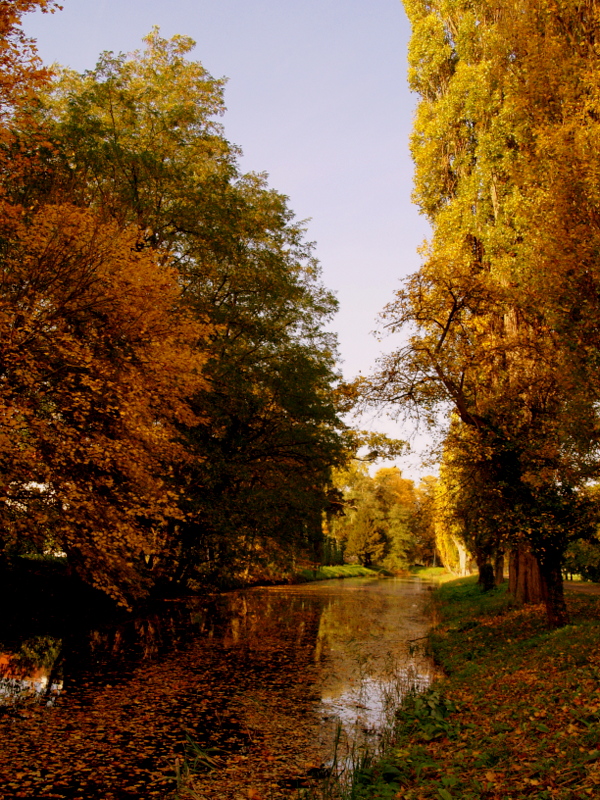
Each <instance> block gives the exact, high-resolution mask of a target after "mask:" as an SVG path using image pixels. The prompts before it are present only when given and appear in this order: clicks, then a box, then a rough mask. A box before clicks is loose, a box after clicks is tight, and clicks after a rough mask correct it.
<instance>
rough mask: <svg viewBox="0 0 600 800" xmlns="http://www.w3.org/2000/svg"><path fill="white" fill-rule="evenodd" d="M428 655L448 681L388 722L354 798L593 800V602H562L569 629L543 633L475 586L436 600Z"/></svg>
mask: <svg viewBox="0 0 600 800" xmlns="http://www.w3.org/2000/svg"><path fill="white" fill-rule="evenodd" d="M433 594H434V603H435V606H436V613H437V627H436V630H435V631H434V633H433V634H432V636H431V641H430V645H431V648H432V652H433V654H434V657H435V659H436V661H437V662H438V664H439V665H440V666H441V667H442V668H443V669H444V671H445V673H446V677H445V678H444V679H442V680H439V681H437V682H436V684H434V685H433V686H432V687H431V688H430V689H429V690H428V691H427V692H425V693H424V694H423V695H420V696H416V697H409V698H407V700H406V701H405V702H404V704H403V706H402V708H401V709H400V710H399V712H398V715H397V717H398V722H397V726H396V728H395V730H394V732H393V736H392V738H391V742H392V744H391V745H390V746H389V748H388V751H387V753H386V754H385V757H384V758H383V759H381V760H379V761H377V762H375V763H374V764H372V765H371V766H370V767H369V769H368V770H366V771H365V770H362V772H361V771H359V772H357V774H356V775H355V780H354V785H353V787H352V788H351V789H350V790H349V791H348V792H347V793H346V795H345V796H346V797H347V798H353V800H363V799H364V800H375V798H377V799H379V798H402V800H480V798H487V799H488V800H525V798H536V800H583V798H597V797H600V598H598V597H595V596H587V595H581V596H577V595H575V596H569V597H568V603H569V608H570V613H571V615H572V620H573V624H572V625H569V626H567V627H565V628H562V629H560V630H548V628H547V625H546V619H545V613H544V610H543V609H542V608H541V607H536V606H525V607H519V606H517V605H516V604H515V603H514V601H513V600H512V598H511V597H510V596H509V595H508V594H507V592H506V588H505V587H500V588H498V589H495V590H493V591H492V592H489V593H487V594H484V593H482V592H481V591H480V589H479V587H478V586H477V583H476V578H475V577H473V578H466V579H461V580H455V581H452V582H449V583H447V584H445V585H443V586H440V587H439V588H437V589H436V590H435V592H434V593H433Z"/></svg>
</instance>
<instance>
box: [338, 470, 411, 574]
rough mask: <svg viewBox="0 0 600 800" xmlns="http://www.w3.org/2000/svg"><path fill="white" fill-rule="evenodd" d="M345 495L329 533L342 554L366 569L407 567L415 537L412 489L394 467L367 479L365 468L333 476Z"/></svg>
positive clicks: (401, 568) (393, 569) (409, 482)
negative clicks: (343, 550) (341, 507)
mask: <svg viewBox="0 0 600 800" xmlns="http://www.w3.org/2000/svg"><path fill="white" fill-rule="evenodd" d="M336 484H337V485H338V487H339V488H340V489H341V490H342V492H343V495H344V511H343V514H341V515H338V516H337V517H335V518H334V520H333V522H332V523H331V530H332V533H333V535H334V537H335V538H337V539H338V540H340V541H341V542H343V543H344V546H345V553H346V554H347V555H348V556H350V557H355V558H357V559H358V561H359V563H360V564H362V565H363V566H365V567H370V566H372V565H374V564H380V565H382V566H384V567H386V568H387V569H390V570H392V571H401V570H404V569H407V568H408V566H409V553H410V552H411V549H412V546H413V541H414V536H413V531H412V519H413V514H414V502H415V498H414V486H413V483H412V481H408V480H406V479H404V478H402V473H401V472H400V470H399V469H398V468H397V467H392V468H382V469H380V470H378V471H377V472H376V473H375V475H374V477H372V478H371V477H370V476H369V474H368V472H367V469H366V467H365V465H364V464H358V465H354V466H352V467H350V468H348V469H346V470H345V471H343V472H341V473H339V474H338V475H337V476H336Z"/></svg>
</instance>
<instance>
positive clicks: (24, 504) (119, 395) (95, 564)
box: [0, 205, 205, 604]
mask: <svg viewBox="0 0 600 800" xmlns="http://www.w3.org/2000/svg"><path fill="white" fill-rule="evenodd" d="M136 236H137V231H135V230H132V231H119V230H118V229H117V228H116V226H115V225H113V224H107V223H100V222H98V220H97V219H96V218H95V216H94V214H92V213H90V212H88V211H85V210H82V209H79V208H74V207H72V206H65V205H63V206H51V205H47V206H42V207H41V208H40V209H38V210H37V211H36V212H35V213H33V214H31V215H25V216H24V218H22V220H20V221H18V222H15V221H14V220H13V219H12V218H11V216H10V215H7V214H4V215H3V218H2V224H1V226H0V239H1V241H2V259H1V261H0V328H1V336H0V341H1V342H2V344H1V345H0V365H1V372H0V374H1V378H2V381H1V384H0V404H1V406H2V411H3V414H2V416H3V420H4V422H3V429H2V431H1V435H0V474H1V475H2V484H3V486H2V495H3V497H2V505H1V507H0V513H1V514H2V525H1V527H2V530H3V537H2V538H3V539H4V547H6V546H7V545H8V543H9V541H10V539H14V538H15V537H17V538H23V537H25V538H26V539H28V540H29V541H31V542H32V543H33V544H34V545H35V546H36V547H37V548H38V550H40V551H43V550H44V549H45V547H46V546H47V537H48V530H49V529H50V530H51V531H52V534H51V535H52V542H53V544H54V545H55V546H56V547H58V548H59V549H64V550H65V551H66V552H67V554H68V555H69V560H70V563H71V565H72V566H74V567H75V568H76V569H77V570H78V572H79V573H80V574H81V575H83V576H85V577H86V578H87V579H88V580H89V581H90V582H91V583H93V584H94V585H95V586H97V587H98V588H102V589H103V590H104V591H106V592H107V593H108V594H110V595H111V596H113V597H114V598H115V599H117V600H119V601H120V602H122V603H125V604H128V603H129V602H130V601H132V600H136V599H139V597H140V596H142V595H143V594H144V593H145V592H146V591H147V585H146V581H145V579H144V563H145V560H147V559H149V558H150V557H151V556H152V554H154V553H156V552H157V551H158V550H160V548H161V544H162V540H163V538H164V535H165V531H164V526H165V522H166V519H167V518H168V517H169V516H176V517H177V516H181V515H180V512H179V509H178V505H177V501H178V497H177V493H176V492H173V490H172V488H170V487H169V486H168V473H169V470H172V469H173V466H174V464H175V462H177V461H179V460H181V459H182V458H185V453H184V452H183V451H182V448H181V447H180V446H179V445H178V444H177V443H176V441H175V438H176V429H177V428H176V426H177V425H178V424H180V423H181V422H184V421H188V422H189V421H192V420H193V414H192V411H191V409H190V407H189V404H188V402H187V400H188V398H189V397H190V396H191V395H192V394H193V392H194V391H197V390H198V387H199V386H201V385H203V378H202V376H201V367H202V360H201V359H200V358H199V353H198V350H197V349H196V347H195V345H196V343H197V341H198V339H199V337H202V336H203V335H205V331H204V329H203V328H202V326H199V325H198V324H197V323H196V322H194V321H193V320H191V319H190V318H189V316H188V315H187V314H186V312H185V311H184V310H183V309H182V308H181V305H180V289H179V286H178V284H177V276H176V273H175V272H174V271H173V270H171V269H167V268H166V267H165V266H164V265H159V264H157V263H156V259H155V258H154V256H153V254H152V253H150V252H147V253H146V252H141V253H140V252H138V251H137V249H136V246H135V245H136Z"/></svg>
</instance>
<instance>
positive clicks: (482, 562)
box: [475, 550, 495, 592]
mask: <svg viewBox="0 0 600 800" xmlns="http://www.w3.org/2000/svg"><path fill="white" fill-rule="evenodd" d="M475 560H476V561H477V569H478V570H479V580H478V581H477V583H478V584H479V586H481V589H482V591H484V592H489V591H491V589H493V588H494V585H495V584H494V568H493V567H492V565H491V564H490V562H489V558H488V556H487V555H486V554H485V553H482V552H481V551H479V550H476V551H475Z"/></svg>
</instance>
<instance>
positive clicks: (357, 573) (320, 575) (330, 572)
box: [295, 564, 389, 581]
mask: <svg viewBox="0 0 600 800" xmlns="http://www.w3.org/2000/svg"><path fill="white" fill-rule="evenodd" d="M380 574H382V570H380V569H370V568H369V567H361V566H360V564H340V565H338V566H334V567H318V569H316V570H314V569H303V570H302V571H301V572H299V573H298V574H297V575H296V576H295V577H296V578H299V579H300V580H304V581H326V580H330V579H331V578H369V577H371V578H374V577H376V576H377V575H380ZM383 574H389V573H385V571H383Z"/></svg>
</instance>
